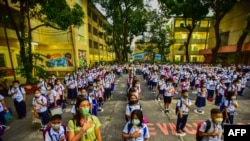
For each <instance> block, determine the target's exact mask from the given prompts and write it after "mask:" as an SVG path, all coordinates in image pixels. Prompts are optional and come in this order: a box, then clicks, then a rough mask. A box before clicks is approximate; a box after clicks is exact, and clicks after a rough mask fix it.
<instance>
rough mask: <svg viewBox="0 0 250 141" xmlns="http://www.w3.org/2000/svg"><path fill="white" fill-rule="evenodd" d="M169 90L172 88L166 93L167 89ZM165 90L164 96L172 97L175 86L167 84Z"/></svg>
mask: <svg viewBox="0 0 250 141" xmlns="http://www.w3.org/2000/svg"><path fill="white" fill-rule="evenodd" d="M168 88H170V89H171V90H170V91H166V89H168ZM164 90H165V91H164V96H168V97H169V96H172V95H173V93H172V91H173V90H174V86H173V85H172V84H166V85H165V88H164Z"/></svg>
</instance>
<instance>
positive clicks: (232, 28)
mask: <svg viewBox="0 0 250 141" xmlns="http://www.w3.org/2000/svg"><path fill="white" fill-rule="evenodd" d="M249 7H250V1H249V0H242V1H240V2H238V3H237V4H236V5H235V6H234V7H233V8H232V9H231V11H230V12H229V13H227V14H226V15H225V16H224V18H223V19H222V21H221V23H220V33H222V32H227V31H229V37H228V45H235V44H237V41H238V39H239V36H240V35H241V34H242V31H243V29H244V28H245V26H246V23H247V21H246V16H247V13H249V12H250V8H249ZM209 33H210V34H209V35H210V37H209V41H208V48H213V47H214V46H215V43H216V42H215V41H216V40H215V35H214V29H213V25H211V28H210V29H209ZM249 41H250V36H249V35H248V36H247V38H246V39H245V42H249Z"/></svg>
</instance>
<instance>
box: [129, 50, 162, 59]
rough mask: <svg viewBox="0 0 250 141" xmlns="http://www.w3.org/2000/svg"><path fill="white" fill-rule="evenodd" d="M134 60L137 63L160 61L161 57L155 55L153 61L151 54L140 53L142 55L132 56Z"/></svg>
mask: <svg viewBox="0 0 250 141" xmlns="http://www.w3.org/2000/svg"><path fill="white" fill-rule="evenodd" d="M134 60H138V61H147V60H161V55H160V54H155V58H154V59H153V54H152V53H150V52H142V53H138V54H134Z"/></svg>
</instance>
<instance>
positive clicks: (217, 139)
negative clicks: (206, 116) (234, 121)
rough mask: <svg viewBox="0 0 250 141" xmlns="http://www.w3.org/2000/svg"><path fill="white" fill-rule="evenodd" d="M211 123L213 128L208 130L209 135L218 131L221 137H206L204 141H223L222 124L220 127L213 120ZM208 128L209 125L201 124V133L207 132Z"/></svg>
mask: <svg viewBox="0 0 250 141" xmlns="http://www.w3.org/2000/svg"><path fill="white" fill-rule="evenodd" d="M209 121H210V124H211V126H210V128H209V129H208V131H207V133H212V132H214V131H215V130H218V131H220V135H218V136H215V137H213V136H204V137H203V138H202V141H221V135H222V127H221V125H220V124H219V125H217V124H215V123H214V122H213V121H212V120H211V119H210V120H209ZM206 127H207V123H206V122H203V123H202V124H201V127H200V129H199V131H201V132H205V130H206Z"/></svg>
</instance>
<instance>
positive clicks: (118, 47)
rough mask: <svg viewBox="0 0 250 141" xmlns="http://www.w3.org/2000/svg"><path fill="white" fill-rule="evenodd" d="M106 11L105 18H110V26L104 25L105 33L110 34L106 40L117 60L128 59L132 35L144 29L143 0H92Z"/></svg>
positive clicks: (145, 11) (145, 19)
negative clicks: (112, 48) (109, 38)
mask: <svg viewBox="0 0 250 141" xmlns="http://www.w3.org/2000/svg"><path fill="white" fill-rule="evenodd" d="M94 2H96V3H99V4H100V5H101V6H102V7H103V9H104V11H105V12H106V18H107V19H108V18H109V19H110V20H111V27H104V29H105V31H106V32H105V33H106V34H107V35H109V36H112V40H110V41H108V42H107V43H108V44H109V45H112V46H113V47H114V51H115V53H116V57H118V60H122V61H128V58H127V56H128V53H130V49H129V47H130V44H131V43H132V40H133V37H134V35H140V34H141V33H143V32H144V31H145V30H146V22H147V16H148V15H147V10H146V9H145V7H144V4H143V0H105V1H104V0H94Z"/></svg>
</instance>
